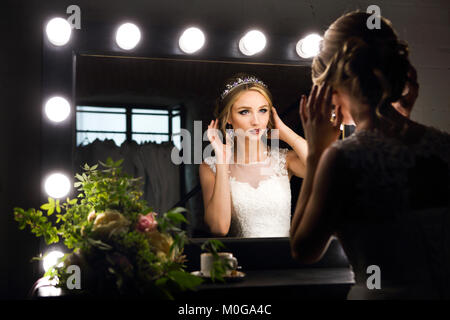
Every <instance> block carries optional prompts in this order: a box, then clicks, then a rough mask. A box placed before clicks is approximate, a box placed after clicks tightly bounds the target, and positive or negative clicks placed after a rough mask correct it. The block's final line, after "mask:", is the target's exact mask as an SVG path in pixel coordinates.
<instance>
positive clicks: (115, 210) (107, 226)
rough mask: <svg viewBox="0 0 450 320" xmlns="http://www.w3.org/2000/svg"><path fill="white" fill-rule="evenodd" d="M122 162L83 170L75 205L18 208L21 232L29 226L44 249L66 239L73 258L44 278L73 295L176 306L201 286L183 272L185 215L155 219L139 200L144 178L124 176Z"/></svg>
mask: <svg viewBox="0 0 450 320" xmlns="http://www.w3.org/2000/svg"><path fill="white" fill-rule="evenodd" d="M122 161H123V160H119V161H117V162H114V161H113V160H112V159H111V158H108V160H107V161H106V163H102V162H99V164H100V165H102V166H103V167H104V168H103V169H102V170H99V169H98V164H97V165H94V166H92V167H90V166H88V165H87V164H85V165H84V168H83V169H84V172H83V173H82V174H76V175H75V178H76V179H77V180H78V181H77V182H75V184H74V187H75V188H78V189H77V190H78V191H80V193H79V194H78V196H77V197H76V198H74V199H69V198H67V199H66V202H64V203H61V202H60V200H59V199H56V200H55V199H53V198H48V203H45V204H43V205H42V206H41V207H40V209H41V210H36V209H33V208H32V209H28V210H24V209H22V208H17V207H16V208H14V216H15V220H16V221H18V223H19V228H20V229H24V228H25V227H26V226H29V227H30V229H31V232H33V233H34V234H35V235H36V236H38V237H39V236H43V237H44V239H45V241H46V243H47V244H52V243H58V242H59V241H60V240H63V242H64V245H65V246H66V247H67V249H68V251H69V252H68V253H66V254H65V255H64V256H63V257H62V258H61V259H60V261H58V263H59V264H57V265H56V266H54V267H52V268H50V269H49V270H48V271H47V272H46V274H45V275H44V276H46V277H49V279H52V280H54V281H55V282H56V286H57V287H60V288H62V290H64V292H68V293H69V294H70V293H79V292H83V294H88V295H90V294H92V295H94V296H97V295H101V296H105V295H107V296H143V295H144V296H146V295H149V296H152V297H158V298H163V299H167V298H168V299H174V294H176V293H177V292H180V291H184V290H195V288H196V287H197V286H198V285H199V284H200V283H201V282H202V279H201V278H199V277H196V276H194V275H191V274H190V273H188V272H187V271H186V270H185V268H186V266H185V265H184V263H185V262H186V257H185V255H183V249H184V245H185V243H186V241H187V235H186V232H185V231H183V230H182V229H181V228H180V224H181V223H187V221H186V219H185V217H184V216H183V214H182V212H184V211H186V209H184V208H181V207H177V208H174V209H171V210H169V211H168V212H166V213H163V214H157V213H155V212H153V209H152V208H151V207H149V206H148V205H147V203H146V201H145V200H143V199H141V196H142V191H141V184H142V182H141V178H132V177H130V176H128V175H127V174H125V173H123V172H122V168H121V163H122ZM74 266H75V267H76V268H74ZM76 270H78V271H79V272H80V273H81V275H80V274H78V277H76V276H75V275H74V274H73V273H74V271H76ZM77 281H78V282H81V283H75V282H77ZM73 288H77V289H79V290H69V289H73Z"/></svg>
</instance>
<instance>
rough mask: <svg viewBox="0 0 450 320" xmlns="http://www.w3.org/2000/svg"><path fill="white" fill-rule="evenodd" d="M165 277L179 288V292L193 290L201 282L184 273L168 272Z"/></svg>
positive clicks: (200, 279) (201, 280) (195, 277)
mask: <svg viewBox="0 0 450 320" xmlns="http://www.w3.org/2000/svg"><path fill="white" fill-rule="evenodd" d="M167 275H168V277H169V278H170V279H171V280H173V281H175V282H176V283H177V284H178V285H179V286H180V288H181V290H186V289H191V290H192V289H195V288H196V287H197V286H199V285H200V284H201V283H202V282H203V279H202V278H200V277H197V276H194V275H193V274H190V273H188V272H185V271H178V270H174V271H169V272H168V274H167Z"/></svg>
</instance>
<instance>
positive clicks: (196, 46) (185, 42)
mask: <svg viewBox="0 0 450 320" xmlns="http://www.w3.org/2000/svg"><path fill="white" fill-rule="evenodd" d="M178 44H179V46H180V49H181V50H183V52H185V53H194V52H195V51H198V50H200V49H201V48H202V47H203V45H204V44H205V35H204V34H203V32H202V31H201V30H200V29H198V28H188V29H186V30H185V31H184V32H183V34H182V35H181V37H180V40H179V41H178Z"/></svg>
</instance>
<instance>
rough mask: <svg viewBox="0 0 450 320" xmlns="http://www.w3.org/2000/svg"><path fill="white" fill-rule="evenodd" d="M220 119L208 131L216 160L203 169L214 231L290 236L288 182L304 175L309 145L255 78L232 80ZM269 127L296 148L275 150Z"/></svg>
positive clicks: (221, 105)
mask: <svg viewBox="0 0 450 320" xmlns="http://www.w3.org/2000/svg"><path fill="white" fill-rule="evenodd" d="M215 116H216V119H215V120H212V121H211V122H210V124H209V126H208V133H207V134H208V139H209V141H210V142H211V145H212V148H213V149H214V152H215V156H214V157H207V158H205V159H204V162H203V163H202V164H201V165H200V168H199V174H200V183H201V186H202V193H203V201H204V208H205V215H204V220H205V223H206V224H207V225H208V226H209V228H210V231H211V233H213V234H214V235H218V236H226V235H227V236H235V237H288V236H289V229H290V223H291V189H290V184H289V180H290V178H291V177H292V175H296V176H298V177H303V176H304V175H305V160H306V154H307V145H306V141H305V140H304V139H303V138H302V137H300V136H298V135H297V134H296V133H295V132H294V131H293V130H291V129H290V128H289V127H288V126H286V125H285V124H284V123H283V122H282V121H281V119H280V118H279V117H278V114H277V111H276V109H275V107H274V106H273V105H272V99H271V94H270V92H269V91H268V89H267V86H266V85H265V84H264V83H263V82H262V81H260V80H259V79H257V78H256V77H254V76H250V75H246V74H238V75H236V76H234V77H233V78H231V79H230V80H229V81H227V83H226V85H225V90H224V91H223V93H222V94H221V96H220V97H219V98H218V100H217V104H216V110H215ZM268 129H278V134H279V139H280V140H283V141H285V142H286V143H288V144H289V145H290V146H291V147H292V148H293V150H288V149H279V148H274V147H271V146H270V145H269V143H268V141H270V138H271V137H272V136H271V134H272V133H273V132H272V130H268ZM224 135H225V137H226V142H225V144H224V143H223V140H222V137H223V136H224Z"/></svg>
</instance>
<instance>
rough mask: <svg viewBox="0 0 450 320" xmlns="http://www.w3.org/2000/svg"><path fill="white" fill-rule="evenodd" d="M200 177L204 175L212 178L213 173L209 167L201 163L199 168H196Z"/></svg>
mask: <svg viewBox="0 0 450 320" xmlns="http://www.w3.org/2000/svg"><path fill="white" fill-rule="evenodd" d="M198 171H199V174H200V176H202V175H206V176H213V177H214V171H213V170H212V168H211V166H210V165H209V164H208V163H206V162H205V161H203V162H202V163H200V166H199V168H198Z"/></svg>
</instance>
